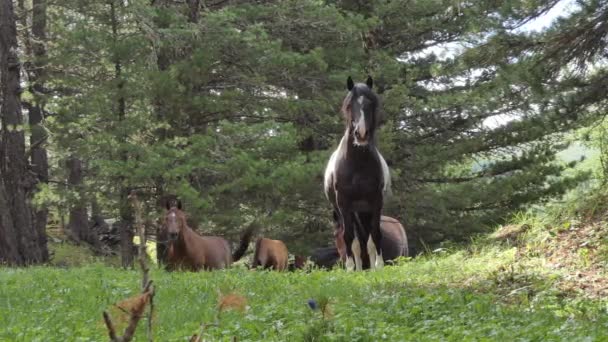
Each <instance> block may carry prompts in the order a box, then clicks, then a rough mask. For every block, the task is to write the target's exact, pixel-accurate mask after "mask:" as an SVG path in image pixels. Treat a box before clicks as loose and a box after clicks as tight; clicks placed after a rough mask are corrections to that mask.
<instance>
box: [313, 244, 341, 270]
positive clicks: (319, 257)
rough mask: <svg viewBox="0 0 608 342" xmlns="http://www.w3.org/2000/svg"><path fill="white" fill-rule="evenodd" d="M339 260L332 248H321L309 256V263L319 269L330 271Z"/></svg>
mask: <svg viewBox="0 0 608 342" xmlns="http://www.w3.org/2000/svg"><path fill="white" fill-rule="evenodd" d="M339 260H340V253H339V252H338V249H337V248H336V247H334V246H331V247H321V248H317V249H315V250H314V251H312V254H311V255H310V261H312V262H313V263H314V264H315V265H317V266H318V267H320V268H327V269H330V268H332V267H334V265H336V264H337V263H338V261H339Z"/></svg>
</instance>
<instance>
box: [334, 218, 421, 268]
mask: <svg viewBox="0 0 608 342" xmlns="http://www.w3.org/2000/svg"><path fill="white" fill-rule="evenodd" d="M334 224H335V230H334V240H335V245H336V249H337V250H338V254H339V256H340V260H342V261H343V262H344V261H345V260H346V244H345V242H344V228H343V227H341V226H340V223H339V217H338V214H337V213H335V212H334ZM380 230H381V231H382V242H381V243H380V246H381V247H382V257H383V259H384V261H385V262H387V261H392V260H395V259H397V258H398V257H400V256H408V255H409V246H408V242H407V235H406V233H405V229H404V228H403V225H401V222H399V221H398V220H396V219H394V218H392V217H389V216H381V217H380Z"/></svg>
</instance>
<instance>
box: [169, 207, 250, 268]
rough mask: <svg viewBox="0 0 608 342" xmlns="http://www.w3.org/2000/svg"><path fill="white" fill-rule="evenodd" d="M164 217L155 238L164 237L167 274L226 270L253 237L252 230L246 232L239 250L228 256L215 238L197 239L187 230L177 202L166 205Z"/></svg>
mask: <svg viewBox="0 0 608 342" xmlns="http://www.w3.org/2000/svg"><path fill="white" fill-rule="evenodd" d="M166 208H167V211H166V212H165V215H164V220H163V228H164V229H163V230H162V231H161V234H159V236H166V237H167V242H166V243H167V248H166V251H165V252H164V254H165V258H166V262H167V270H169V271H171V270H175V269H186V270H190V271H200V270H201V269H204V270H215V269H222V268H226V267H228V266H230V265H231V264H232V263H233V262H234V261H237V260H239V259H240V258H241V257H243V255H244V254H245V252H246V251H247V247H248V246H249V241H250V240H251V236H252V235H253V229H252V227H249V228H248V229H246V230H245V231H244V232H243V234H242V236H241V241H240V243H239V246H238V248H237V250H236V251H234V253H232V254H231V253H230V244H229V243H228V241H226V239H224V238H222V237H219V236H201V235H199V234H198V233H196V232H195V231H194V230H192V228H190V227H189V226H188V223H187V222H186V214H185V213H184V211H182V206H181V202H179V201H178V202H177V205H175V203H173V204H169V203H168V202H167V207H166Z"/></svg>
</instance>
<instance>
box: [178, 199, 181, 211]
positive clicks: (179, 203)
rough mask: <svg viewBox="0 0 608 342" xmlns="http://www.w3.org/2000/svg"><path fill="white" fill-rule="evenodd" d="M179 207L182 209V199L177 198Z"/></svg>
mask: <svg viewBox="0 0 608 342" xmlns="http://www.w3.org/2000/svg"><path fill="white" fill-rule="evenodd" d="M177 209H179V210H182V201H181V200H177Z"/></svg>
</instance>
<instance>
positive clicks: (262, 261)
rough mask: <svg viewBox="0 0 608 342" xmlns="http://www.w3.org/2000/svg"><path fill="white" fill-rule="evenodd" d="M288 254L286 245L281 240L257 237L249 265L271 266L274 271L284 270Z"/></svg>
mask: <svg viewBox="0 0 608 342" xmlns="http://www.w3.org/2000/svg"><path fill="white" fill-rule="evenodd" d="M288 256H289V254H288V253H287V246H285V244H284V243H283V241H281V240H271V239H267V238H259V239H258V241H257V242H256V243H255V253H254V254H253V262H252V263H251V267H253V268H255V267H258V266H262V267H263V268H272V269H273V270H275V271H284V270H286V269H287V259H288Z"/></svg>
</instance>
